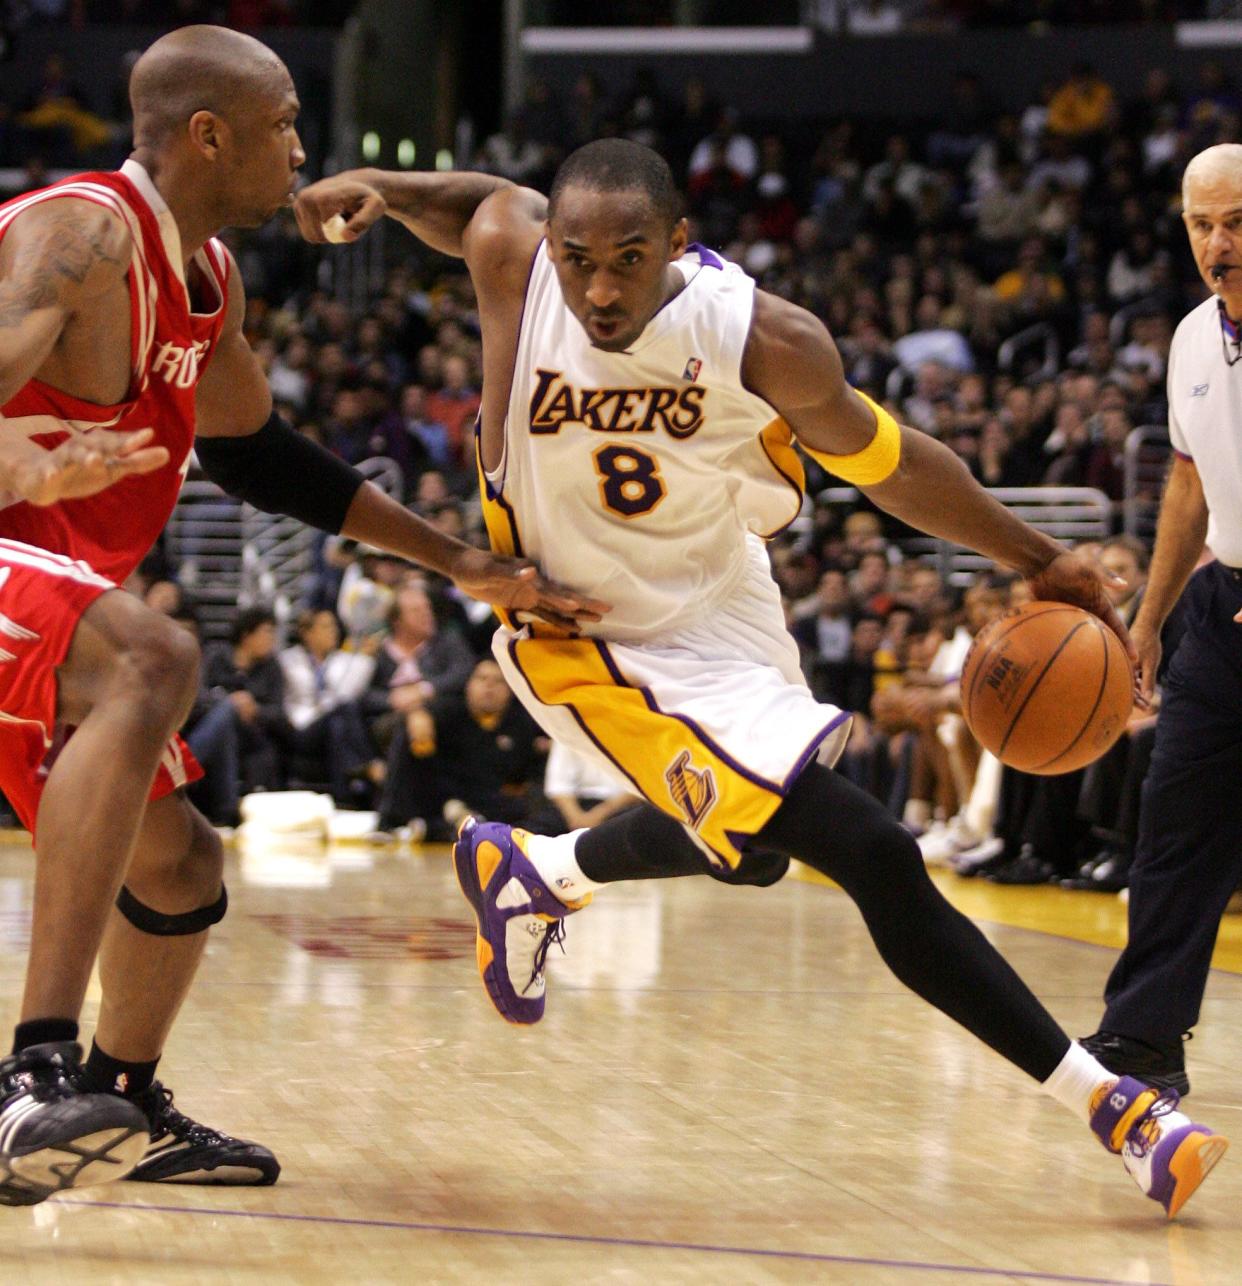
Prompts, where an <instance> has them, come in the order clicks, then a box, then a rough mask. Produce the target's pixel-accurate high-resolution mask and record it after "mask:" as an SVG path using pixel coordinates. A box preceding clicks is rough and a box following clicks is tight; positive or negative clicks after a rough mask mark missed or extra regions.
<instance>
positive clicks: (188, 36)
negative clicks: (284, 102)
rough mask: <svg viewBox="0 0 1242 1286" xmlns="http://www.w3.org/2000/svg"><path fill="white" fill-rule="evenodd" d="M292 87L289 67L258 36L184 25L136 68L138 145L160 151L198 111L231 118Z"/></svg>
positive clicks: (132, 84) (133, 96)
mask: <svg viewBox="0 0 1242 1286" xmlns="http://www.w3.org/2000/svg"><path fill="white" fill-rule="evenodd" d="M289 83H290V82H289V73H288V70H287V69H286V67H285V65H284V63H283V62H281V60H280V59H279V58H278V57H277V56H276V55H275V54H274V53H273V52H272V51H271V50H270V49H269V48H268V47H267V46H266V45H265V44H263V43H262V42H260V41H258V40H255V38H254V37H253V36H247V35H244V34H243V33H242V32H240V31H230V30H229V29H228V28H227V27H210V26H195V27H181V28H179V29H178V30H176V31H173V32H170V33H169V34H168V35H166V36H161V37H160V39H159V40H157V41H156V42H155V43H154V44H153V45H152V46H151V47H150V48H149V49H148V50H147V51H146V52H145V53H144V54H143V55H142V57H141V58H139V59H138V61H137V63H135V64H134V70H133V73H132V75H131V76H130V81H129V98H130V103H131V104H132V106H133V109H134V141H135V144H136V145H137V146H139V147H158V146H159V145H160V144H162V143H164V142H165V141H166V140H167V139H168V138H169V137H171V136H172V135H173V134H174V133H175V132H176V131H177V130H180V129H183V128H184V127H185V125H186V123H187V122H188V121H189V119H190V117H191V116H193V115H194V113H195V112H201V111H208V112H212V113H213V114H215V115H217V116H221V117H225V118H228V117H229V116H230V115H231V114H232V113H234V112H235V111H236V110H237V109H238V108H239V107H240V106H242V105H243V104H244V103H245V102H246V101H247V100H250V99H252V98H254V97H256V96H273V95H276V94H279V93H280V92H281V90H282V88H284V87H286V86H288V85H289Z"/></svg>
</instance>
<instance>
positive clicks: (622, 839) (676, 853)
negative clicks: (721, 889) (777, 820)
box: [574, 804, 789, 886]
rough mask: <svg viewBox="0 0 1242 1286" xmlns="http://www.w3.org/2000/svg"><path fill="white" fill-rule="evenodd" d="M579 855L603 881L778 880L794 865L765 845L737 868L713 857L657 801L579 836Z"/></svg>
mask: <svg viewBox="0 0 1242 1286" xmlns="http://www.w3.org/2000/svg"><path fill="white" fill-rule="evenodd" d="M574 856H575V857H576V858H577V860H578V865H579V866H580V867H581V868H582V873H583V874H584V875H585V876H587V878H588V879H592V880H598V881H599V883H601V884H615V883H617V882H618V881H621V880H667V879H673V878H674V877H676V876H679V875H710V876H712V877H713V878H714V879H717V880H720V881H721V882H722V883H724V884H755V885H760V886H765V885H768V884H775V883H776V882H777V880H779V879H780V878H781V877H782V876H783V875H784V874H785V872H786V871H787V870H788V869H789V858H787V857H786V856H785V855H784V854H782V853H772V852H765V851H763V850H760V849H755V850H753V851H750V852H747V853H746V854H744V856H743V858H742V861H741V862H740V863H739V865H738V866H737V867H736V869H734V870H728V869H725V868H721V867H716V866H713V865H712V864H711V862H709V861H708V859H707V856H706V855H705V854H704V853H703V852H701V851H700V849H699V848H698V846H697V845H696V844H695V843H694V841H693V840H692V839H691V838H690V837H689V835H687V834H686V832H685V828H684V827H683V826H682V825H681V823H680V822H678V821H676V820H675V819H674V818H672V817H670V816H669V815H668V814H667V813H662V812H661V811H660V810H659V809H658V808H656V807H655V805H654V804H640V805H639V806H638V807H637V808H627V809H626V810H625V812H623V813H617V814H615V815H614V816H612V817H610V818H608V820H607V821H604V822H601V823H600V824H599V825H598V826H596V827H594V828H592V829H591V830H589V831H587V833H586V834H585V835H583V836H580V837H579V839H578V844H577V847H576V848H575V849H574Z"/></svg>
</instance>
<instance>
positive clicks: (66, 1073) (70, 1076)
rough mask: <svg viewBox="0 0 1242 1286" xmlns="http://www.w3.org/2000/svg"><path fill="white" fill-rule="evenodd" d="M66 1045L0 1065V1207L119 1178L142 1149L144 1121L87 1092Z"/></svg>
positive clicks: (117, 1101) (74, 1050)
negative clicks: (77, 1080)
mask: <svg viewBox="0 0 1242 1286" xmlns="http://www.w3.org/2000/svg"><path fill="white" fill-rule="evenodd" d="M81 1055H82V1051H81V1049H80V1048H79V1047H78V1046H77V1045H75V1044H74V1043H73V1042H72V1041H57V1042H56V1043H54V1044H49V1045H32V1046H31V1047H30V1048H29V1049H24V1050H22V1052H21V1053H20V1054H13V1055H11V1056H10V1057H8V1058H5V1059H3V1060H0V1206H33V1205H37V1204H38V1203H39V1202H40V1201H45V1200H46V1199H47V1198H48V1197H50V1196H51V1195H52V1193H54V1192H61V1191H63V1190H64V1189H65V1188H87V1187H90V1186H92V1185H93V1184H97V1183H110V1182H112V1180H114V1179H123V1178H124V1177H125V1176H126V1175H127V1174H128V1173H129V1172H130V1171H131V1170H132V1169H133V1168H134V1166H135V1165H136V1164H137V1163H138V1161H139V1159H140V1158H141V1157H142V1154H143V1151H144V1150H145V1148H146V1146H147V1141H148V1138H149V1137H150V1136H149V1134H148V1132H147V1118H146V1117H145V1116H144V1115H143V1113H142V1112H141V1111H139V1109H138V1108H137V1107H135V1106H134V1105H133V1104H132V1103H127V1102H126V1101H125V1100H124V1099H121V1098H117V1097H116V1095H114V1094H88V1093H84V1092H83V1091H81V1090H79V1089H77V1088H76V1087H75V1085H74V1076H75V1075H76V1073H77V1072H78V1070H79V1063H78V1060H79V1059H80V1058H81Z"/></svg>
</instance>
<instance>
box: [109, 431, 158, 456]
mask: <svg viewBox="0 0 1242 1286" xmlns="http://www.w3.org/2000/svg"><path fill="white" fill-rule="evenodd" d="M153 437H155V430H154V429H135V430H134V431H133V432H132V433H118V434H117V435H116V439H115V441H114V442H113V443H112V446H113V448H114V451H115V454H117V455H119V456H126V455H132V454H133V453H134V452H135V451H137V450H138V448H139V447H142V446H145V445H146V444H147V443H148V442H150V441H151V439H152V438H153Z"/></svg>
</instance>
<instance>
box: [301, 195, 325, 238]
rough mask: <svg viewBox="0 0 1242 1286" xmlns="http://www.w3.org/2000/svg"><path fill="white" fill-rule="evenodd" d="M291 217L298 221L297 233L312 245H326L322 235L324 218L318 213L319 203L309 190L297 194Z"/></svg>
mask: <svg viewBox="0 0 1242 1286" xmlns="http://www.w3.org/2000/svg"><path fill="white" fill-rule="evenodd" d="M293 217H294V218H295V219H296V220H297V221H298V231H299V232H300V233H301V234H302V237H303V239H304V240H306V241H310V242H312V243H313V244H314V245H319V246H323V245H327V244H328V238H327V237H325V236H324V233H323V223H324V218H325V217H327V216H322V215H321V214H320V212H319V201H318V199H317V198H316V197H315V195H314V193H312V192H310V190H309V189H304V190H303V191H301V192H299V193H298V194H297V196H296V197H295V198H294V201H293Z"/></svg>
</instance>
